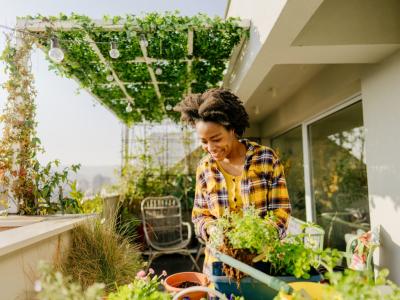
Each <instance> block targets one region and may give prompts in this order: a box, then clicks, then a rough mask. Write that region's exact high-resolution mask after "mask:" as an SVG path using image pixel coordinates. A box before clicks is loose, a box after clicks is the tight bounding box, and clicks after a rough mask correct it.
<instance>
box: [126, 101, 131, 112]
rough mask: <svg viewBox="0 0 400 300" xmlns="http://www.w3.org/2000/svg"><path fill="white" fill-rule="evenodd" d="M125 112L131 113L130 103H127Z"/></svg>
mask: <svg viewBox="0 0 400 300" xmlns="http://www.w3.org/2000/svg"><path fill="white" fill-rule="evenodd" d="M125 111H126V112H127V113H130V112H132V106H131V104H130V103H128V106H127V107H126V109H125Z"/></svg>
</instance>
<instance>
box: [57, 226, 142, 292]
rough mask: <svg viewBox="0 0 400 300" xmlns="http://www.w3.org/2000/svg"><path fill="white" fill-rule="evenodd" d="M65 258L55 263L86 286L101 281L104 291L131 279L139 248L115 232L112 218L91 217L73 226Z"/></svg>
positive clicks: (138, 255) (134, 274)
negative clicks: (105, 219)
mask: <svg viewBox="0 0 400 300" xmlns="http://www.w3.org/2000/svg"><path fill="white" fill-rule="evenodd" d="M133 238H134V237H132V239H133ZM64 257H65V259H63V260H61V261H59V262H58V264H57V265H58V269H59V270H60V271H61V272H62V273H63V274H65V275H69V276H71V277H72V280H73V281H76V282H79V283H80V284H81V286H82V287H83V288H85V289H86V288H87V287H89V286H90V285H92V284H94V283H95V282H102V283H104V284H105V290H106V291H107V292H109V291H114V290H115V289H116V286H117V285H123V284H128V283H130V282H132V281H133V280H134V278H135V276H136V273H137V272H138V271H139V270H140V269H141V267H142V261H141V255H140V252H139V249H138V247H137V246H136V245H135V244H133V243H132V242H131V239H129V238H126V237H123V236H122V235H121V233H117V232H116V230H115V221H114V220H113V221H107V222H104V219H103V220H100V219H98V218H94V219H90V220H88V221H86V222H84V223H82V224H81V225H79V226H77V227H76V228H74V230H73V231H72V236H71V247H70V249H69V250H68V253H66V254H65V255H64Z"/></svg>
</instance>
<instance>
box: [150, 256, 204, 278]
mask: <svg viewBox="0 0 400 300" xmlns="http://www.w3.org/2000/svg"><path fill="white" fill-rule="evenodd" d="M194 257H195V255H194ZM203 261H204V255H203V256H201V257H200V259H199V263H198V265H199V267H200V269H202V268H203ZM150 267H151V268H153V269H154V271H155V272H156V274H160V273H161V272H162V271H163V270H165V271H167V273H168V275H171V274H175V273H179V272H188V271H192V268H193V263H192V261H191V260H190V258H189V257H187V256H184V255H179V254H168V255H163V256H160V257H158V258H156V259H155V260H154V261H153V263H152V264H151V266H150Z"/></svg>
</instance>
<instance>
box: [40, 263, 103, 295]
mask: <svg viewBox="0 0 400 300" xmlns="http://www.w3.org/2000/svg"><path fill="white" fill-rule="evenodd" d="M39 272H40V279H39V280H37V281H36V282H35V287H34V288H35V291H36V292H37V299H39V300H101V299H102V298H103V295H104V284H102V283H94V284H93V285H91V286H89V287H88V288H87V289H86V290H84V289H82V287H81V286H80V285H79V284H78V283H75V282H72V280H71V277H68V276H67V277H65V276H63V274H62V273H60V272H56V271H55V270H54V268H53V267H52V266H51V265H50V264H48V263H44V262H40V263H39Z"/></svg>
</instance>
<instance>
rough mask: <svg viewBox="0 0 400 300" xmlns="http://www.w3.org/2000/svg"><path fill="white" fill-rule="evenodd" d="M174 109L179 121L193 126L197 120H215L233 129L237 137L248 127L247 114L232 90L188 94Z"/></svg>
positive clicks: (216, 89) (211, 90) (219, 89)
mask: <svg viewBox="0 0 400 300" xmlns="http://www.w3.org/2000/svg"><path fill="white" fill-rule="evenodd" d="M174 110H175V111H177V112H180V113H181V121H182V122H185V123H188V124H189V125H191V126H195V124H196V122H197V121H204V122H215V123H218V124H221V125H222V126H224V127H225V128H226V129H228V130H230V129H233V130H234V132H235V133H236V135H238V136H239V137H240V136H242V135H243V133H244V131H245V130H246V128H247V127H249V115H248V114H247V112H246V110H245V108H244V106H243V102H242V101H241V100H240V99H239V98H238V97H237V96H236V95H235V94H233V93H232V92H230V91H228V90H225V89H222V88H214V89H210V90H208V91H206V92H204V93H203V94H190V95H188V96H187V97H186V98H185V99H183V100H182V101H181V102H180V103H178V104H177V105H176V106H175V108H174Z"/></svg>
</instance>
